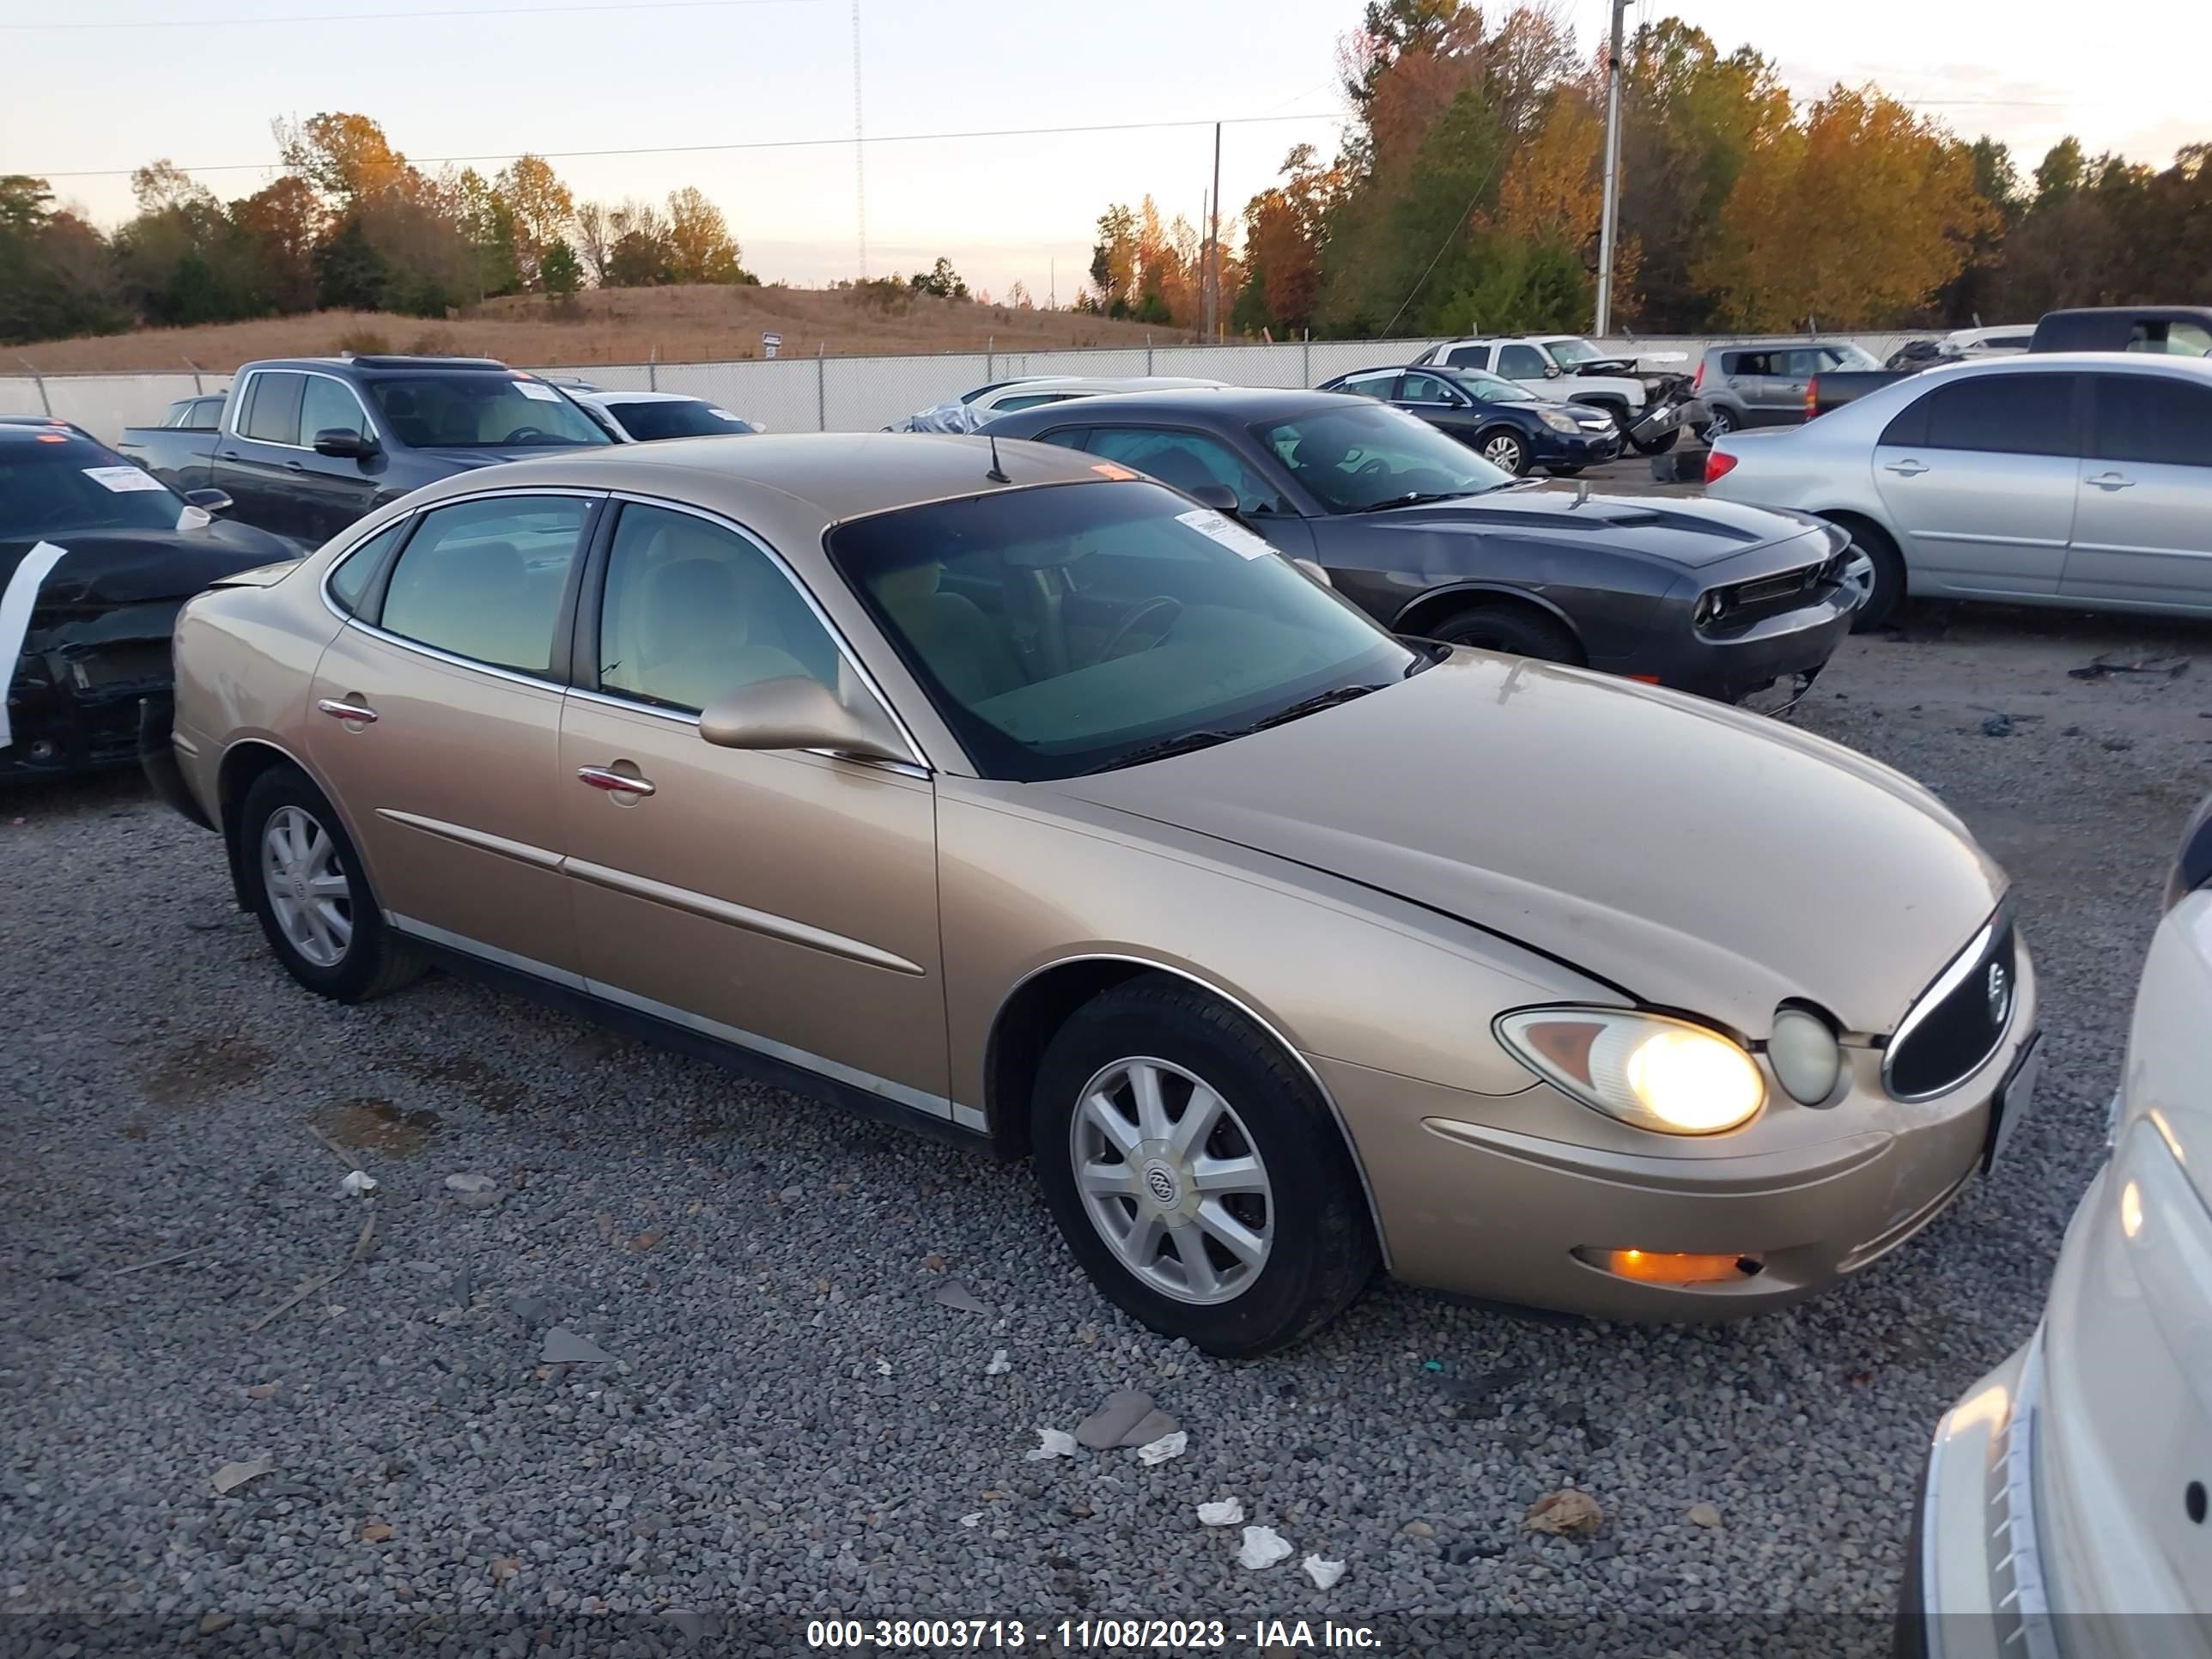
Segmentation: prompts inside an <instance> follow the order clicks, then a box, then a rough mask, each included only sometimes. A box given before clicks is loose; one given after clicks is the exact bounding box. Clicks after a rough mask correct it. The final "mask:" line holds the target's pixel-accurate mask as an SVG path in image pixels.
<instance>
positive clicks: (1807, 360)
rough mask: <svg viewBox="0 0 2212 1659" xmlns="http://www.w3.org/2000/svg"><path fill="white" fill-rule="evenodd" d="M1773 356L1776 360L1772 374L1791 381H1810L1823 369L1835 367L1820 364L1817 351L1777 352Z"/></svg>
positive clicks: (1828, 364)
mask: <svg viewBox="0 0 2212 1659" xmlns="http://www.w3.org/2000/svg"><path fill="white" fill-rule="evenodd" d="M1774 356H1775V359H1776V368H1775V370H1774V372H1775V373H1776V374H1780V375H1783V376H1784V377H1785V378H1787V379H1789V380H1810V379H1811V378H1812V377H1813V376H1814V375H1815V374H1819V373H1820V371H1821V370H1822V369H1823V368H1834V367H1835V365H1834V364H1833V363H1824V362H1821V361H1820V353H1819V352H1818V351H1807V350H1804V349H1798V350H1796V351H1778V352H1776V353H1775V354H1774Z"/></svg>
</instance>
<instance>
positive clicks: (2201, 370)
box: [1914, 351, 2212, 386]
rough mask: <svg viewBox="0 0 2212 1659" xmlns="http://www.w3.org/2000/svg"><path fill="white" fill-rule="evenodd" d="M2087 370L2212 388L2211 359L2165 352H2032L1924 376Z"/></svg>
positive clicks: (1953, 366) (1973, 361)
mask: <svg viewBox="0 0 2212 1659" xmlns="http://www.w3.org/2000/svg"><path fill="white" fill-rule="evenodd" d="M2085 368H2093V369H2095V370H2097V371H2098V372H2099V373H2100V374H2115V373H2117V374H2165V373H2171V374H2186V375H2188V376H2190V377H2191V379H2194V380H2202V381H2203V382H2204V383H2205V384H2206V385H2208V386H2212V357H2184V356H2173V355H2171V354H2169V353H2166V352H2163V351H2032V352H2028V353H2026V354H2024V355H2023V356H2017V357H1978V358H1972V359H1969V360H1968V361H1966V362H1957V363H1948V364H1945V365H1944V366H1943V367H1942V368H1940V369H1928V370H1925V371H1923V373H1926V374H1942V375H1943V376H1944V377H1945V379H1946V381H1947V383H1948V380H1950V378H1951V377H1954V376H1956V377H1959V378H1960V379H1965V378H1967V377H1970V376H1973V377H1978V376H1980V375H1984V374H2062V373H2067V372H2072V373H2075V374H2079V373H2080V372H2081V370H2083V369H2085ZM1914 378H1915V379H1916V380H1917V379H1918V378H1919V376H1917V375H1916V376H1914Z"/></svg>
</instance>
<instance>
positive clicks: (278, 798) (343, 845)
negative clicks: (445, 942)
mask: <svg viewBox="0 0 2212 1659" xmlns="http://www.w3.org/2000/svg"><path fill="white" fill-rule="evenodd" d="M233 833H234V835H236V836H238V838H239V854H240V857H239V860H238V867H239V868H240V869H242V870H244V871H245V872H246V894H247V897H248V899H249V900H250V902H252V906H253V913H254V915H256V916H257V917H258V918H259V919H260V922H261V931H262V933H263V934H264V937H266V938H267V939H268V941H269V948H270V950H272V951H275V952H276V959H277V960H278V961H279V962H281V963H283V964H284V968H285V971H286V972H288V973H289V974H290V975H292V977H293V978H294V979H295V980H297V981H300V983H301V984H302V985H304V986H306V987H307V989H309V990H310V991H313V992H316V993H318V994H320V995H323V996H326V997H332V998H335V999H336V1000H338V1001H340V1002H366V1001H368V1000H369V999H370V998H372V997H379V996H382V995H384V994H386V992H388V991H396V990H398V988H399V987H401V986H403V985H405V984H406V983H408V982H409V981H411V980H414V979H416V978H418V977H420V976H421V975H422V971H423V969H425V968H426V967H427V966H428V963H426V962H425V961H424V959H423V957H422V954H421V953H420V952H419V951H416V950H415V949H414V948H413V947H412V946H410V945H408V944H406V943H405V942H404V940H402V939H399V938H398V936H396V935H395V934H394V933H392V930H391V929H390V928H389V927H386V925H385V921H384V913H383V912H382V911H381V910H380V908H378V907H377V903H376V897H375V895H374V893H372V892H371V891H370V890H369V885H368V876H367V875H366V874H365V873H363V872H362V867H361V860H360V859H359V857H358V856H356V854H355V852H354V848H353V842H351V841H349V839H347V836H346V832H345V828H344V826H343V824H342V823H339V821H338V815H337V812H336V811H333V810H332V808H331V804H330V803H329V802H328V801H327V800H325V799H323V795H322V792H321V791H320V790H319V789H317V788H316V787H315V786H314V785H313V783H311V782H309V781H308V780H307V777H306V775H304V774H302V773H301V772H298V771H295V770H294V769H292V768H290V767H289V766H279V767H276V768H273V769H270V770H269V771H266V772H264V773H263V774H262V775H260V776H259V777H258V778H256V779H255V780H254V781H253V785H252V788H250V789H248V790H247V791H246V803H245V805H244V806H243V807H242V808H241V809H240V812H239V815H238V822H237V824H236V825H235V827H234V830H233Z"/></svg>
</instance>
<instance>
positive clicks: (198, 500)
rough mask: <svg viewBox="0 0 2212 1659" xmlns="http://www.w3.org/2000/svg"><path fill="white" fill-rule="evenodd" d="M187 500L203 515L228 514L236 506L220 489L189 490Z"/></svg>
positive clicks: (186, 492) (186, 495) (186, 493)
mask: <svg viewBox="0 0 2212 1659" xmlns="http://www.w3.org/2000/svg"><path fill="white" fill-rule="evenodd" d="M185 501H186V503H187V504H189V505H191V506H193V507H197V508H199V509H200V511H201V512H203V513H228V512H229V511H230V509H231V508H232V507H234V506H235V505H236V503H235V502H234V501H232V500H231V499H230V497H229V495H227V494H226V493H224V492H223V491H222V490H220V489H187V490H186V491H185Z"/></svg>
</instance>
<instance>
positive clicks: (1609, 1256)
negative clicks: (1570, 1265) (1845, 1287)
mask: <svg viewBox="0 0 2212 1659" xmlns="http://www.w3.org/2000/svg"><path fill="white" fill-rule="evenodd" d="M1575 1254H1576V1255H1578V1256H1580V1257H1581V1258H1582V1259H1583V1261H1587V1262H1589V1265H1590V1266H1591V1267H1601V1268H1603V1269H1604V1270H1605V1271H1606V1272H1607V1273H1616V1274H1618V1275H1619V1276H1620V1277H1621V1278H1623V1279H1635V1280H1637V1281H1638V1283H1640V1284H1644V1285H1711V1284H1716V1283H1719V1282H1721V1281H1723V1280H1727V1279H1749V1278H1750V1277H1751V1276H1752V1275H1753V1274H1754V1273H1757V1272H1758V1271H1759V1269H1760V1268H1761V1267H1765V1265H1766V1264H1765V1262H1763V1261H1760V1260H1759V1258H1758V1257H1757V1256H1755V1255H1679V1254H1674V1253H1670V1252H1668V1251H1664V1250H1587V1249H1586V1250H1577V1251H1576V1252H1575Z"/></svg>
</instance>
